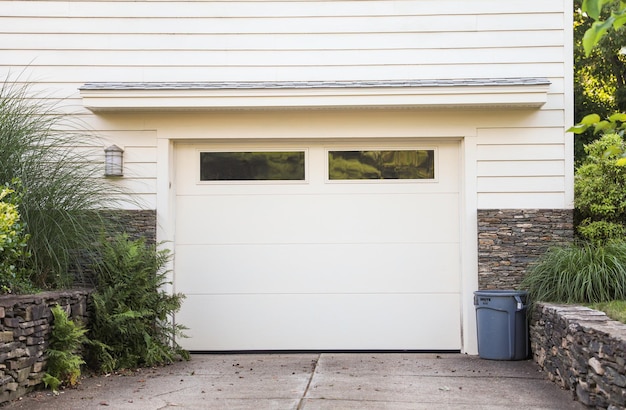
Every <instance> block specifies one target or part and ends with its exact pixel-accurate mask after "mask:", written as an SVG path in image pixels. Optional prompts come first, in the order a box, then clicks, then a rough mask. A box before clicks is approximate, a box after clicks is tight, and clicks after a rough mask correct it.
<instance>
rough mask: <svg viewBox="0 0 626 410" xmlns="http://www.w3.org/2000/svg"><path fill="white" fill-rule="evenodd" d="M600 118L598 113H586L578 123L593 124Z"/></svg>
mask: <svg viewBox="0 0 626 410" xmlns="http://www.w3.org/2000/svg"><path fill="white" fill-rule="evenodd" d="M600 120H601V118H600V116H599V115H598V114H588V115H585V116H584V117H583V119H582V120H580V124H585V125H593V124H595V123H598V122H600Z"/></svg>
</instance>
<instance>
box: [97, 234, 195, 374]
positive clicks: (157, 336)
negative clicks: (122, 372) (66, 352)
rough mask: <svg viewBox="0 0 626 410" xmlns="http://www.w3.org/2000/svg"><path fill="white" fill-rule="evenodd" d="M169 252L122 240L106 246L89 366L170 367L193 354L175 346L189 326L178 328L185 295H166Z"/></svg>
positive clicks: (99, 268) (106, 369)
mask: <svg viewBox="0 0 626 410" xmlns="http://www.w3.org/2000/svg"><path fill="white" fill-rule="evenodd" d="M168 260H169V252H168V251H165V250H161V251H158V250H157V249H156V247H155V246H149V245H147V244H146V243H145V241H143V240H136V241H133V240H130V239H129V238H128V236H126V235H121V236H118V237H116V238H115V239H113V240H111V241H104V243H103V252H102V258H101V260H100V261H99V262H98V263H97V264H96V265H95V266H94V270H95V271H96V273H97V280H98V284H97V289H96V292H94V293H93V294H92V300H91V315H90V322H89V323H90V327H91V337H90V338H91V340H92V345H91V347H90V354H89V363H90V365H91V366H92V367H94V368H95V369H97V370H99V371H103V372H111V371H113V370H115V369H121V368H135V367H141V366H153V365H158V364H165V363H170V362H172V361H173V360H175V359H177V358H179V357H184V358H187V357H188V354H187V352H185V351H184V350H183V349H182V348H181V347H180V346H179V345H178V344H177V343H176V341H175V337H177V336H178V337H183V334H182V330H183V327H182V326H180V325H173V324H172V322H171V318H172V315H173V314H174V313H175V312H176V311H178V309H180V306H181V302H182V299H183V295H181V294H174V295H171V294H168V293H166V292H165V291H164V290H163V286H164V285H165V284H166V283H167V282H166V275H167V272H166V271H164V267H165V265H166V263H167V262H168Z"/></svg>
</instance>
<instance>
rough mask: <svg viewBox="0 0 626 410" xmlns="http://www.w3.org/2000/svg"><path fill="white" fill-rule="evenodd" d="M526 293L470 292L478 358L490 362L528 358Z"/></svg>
mask: <svg viewBox="0 0 626 410" xmlns="http://www.w3.org/2000/svg"><path fill="white" fill-rule="evenodd" d="M527 300H528V292H526V291H517V290H479V291H476V292H474V306H475V307H476V326H477V329H478V355H479V356H480V357H481V358H482V359H491V360H524V359H526V358H527V357H528V353H529V351H528V350H529V349H528V322H527V318H526V311H527V305H526V302H527Z"/></svg>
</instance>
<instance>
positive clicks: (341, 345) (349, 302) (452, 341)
mask: <svg viewBox="0 0 626 410" xmlns="http://www.w3.org/2000/svg"><path fill="white" fill-rule="evenodd" d="M460 309H461V308H460V303H459V296H458V294H444V295H441V294H438V295H421V294H420V295H414V294H402V295H362V294H357V295H216V296H202V295H191V296H188V297H187V299H185V302H184V304H183V307H182V309H181V311H180V312H179V313H178V314H177V315H176V322H177V323H180V324H183V325H185V326H187V327H189V330H188V331H187V332H186V333H187V334H188V336H190V338H188V339H181V340H180V343H181V345H182V346H183V347H184V348H186V349H189V350H216V351H219V350H323V349H359V350H368V349H416V350H420V349H433V348H435V347H436V348H437V349H449V350H458V349H460V347H461V340H460V333H459V329H460V313H459V312H460Z"/></svg>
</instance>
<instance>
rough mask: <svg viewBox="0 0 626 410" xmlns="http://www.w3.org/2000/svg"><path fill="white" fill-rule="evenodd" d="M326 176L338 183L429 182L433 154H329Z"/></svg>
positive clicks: (431, 172)
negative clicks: (357, 181) (416, 180)
mask: <svg viewBox="0 0 626 410" xmlns="http://www.w3.org/2000/svg"><path fill="white" fill-rule="evenodd" d="M328 167H329V169H328V176H329V178H330V179H331V180H342V179H344V180H345V179H433V178H435V152H434V150H397V151H329V153H328Z"/></svg>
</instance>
